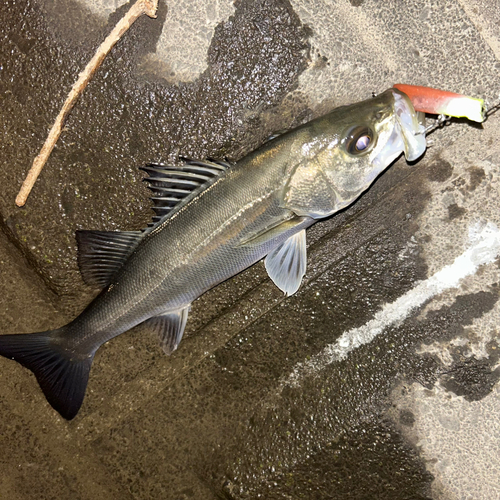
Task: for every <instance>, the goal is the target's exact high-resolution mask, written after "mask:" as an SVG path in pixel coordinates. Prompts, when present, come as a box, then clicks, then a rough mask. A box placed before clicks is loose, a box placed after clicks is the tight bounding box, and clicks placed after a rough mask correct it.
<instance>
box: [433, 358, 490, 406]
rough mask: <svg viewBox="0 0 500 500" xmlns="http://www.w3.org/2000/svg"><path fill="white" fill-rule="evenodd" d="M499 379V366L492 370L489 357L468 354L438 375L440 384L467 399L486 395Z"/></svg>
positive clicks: (477, 398) (471, 399)
mask: <svg viewBox="0 0 500 500" xmlns="http://www.w3.org/2000/svg"><path fill="white" fill-rule="evenodd" d="M498 380H500V368H496V369H495V370H492V366H491V360H490V359H476V358H475V357H474V356H470V357H468V358H466V359H464V360H460V361H456V362H455V363H453V365H452V366H451V367H450V368H449V369H448V370H447V371H446V372H445V373H444V374H443V375H441V377H440V382H441V385H442V386H443V387H444V388H445V389H446V390H448V391H450V392H453V393H454V394H456V395H457V396H463V397H464V398H465V399H466V400H467V401H479V400H480V399H483V398H484V397H485V396H487V395H488V394H489V393H490V392H491V391H492V389H493V387H494V386H495V384H496V383H497V382H498Z"/></svg>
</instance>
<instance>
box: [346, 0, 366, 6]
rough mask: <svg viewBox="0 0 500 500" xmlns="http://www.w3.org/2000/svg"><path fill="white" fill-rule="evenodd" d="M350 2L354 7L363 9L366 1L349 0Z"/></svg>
mask: <svg viewBox="0 0 500 500" xmlns="http://www.w3.org/2000/svg"><path fill="white" fill-rule="evenodd" d="M349 2H351V5H352V6H353V7H361V5H363V3H364V2H365V0H349Z"/></svg>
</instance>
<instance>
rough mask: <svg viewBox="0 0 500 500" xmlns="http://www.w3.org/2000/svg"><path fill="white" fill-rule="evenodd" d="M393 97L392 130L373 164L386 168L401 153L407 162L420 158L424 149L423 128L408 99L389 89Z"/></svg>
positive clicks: (400, 93)
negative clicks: (393, 116) (393, 117)
mask: <svg viewBox="0 0 500 500" xmlns="http://www.w3.org/2000/svg"><path fill="white" fill-rule="evenodd" d="M391 92H392V95H393V97H394V108H393V109H394V115H395V120H394V128H393V129H392V133H391V135H390V136H389V139H388V141H387V143H386V144H385V146H384V148H383V149H382V151H381V152H380V153H379V154H378V155H377V157H376V158H375V161H374V162H375V164H378V165H381V166H387V165H389V164H391V163H392V162H393V161H394V160H395V159H396V158H397V157H398V156H399V155H400V154H401V153H404V155H405V157H406V160H407V161H414V160H417V159H418V158H420V157H421V156H422V155H423V153H424V151H425V148H426V141H425V127H424V125H423V124H421V123H420V121H419V113H417V112H416V111H415V109H414V107H413V105H412V103H411V102H410V99H408V97H407V96H406V95H405V94H403V93H402V92H400V91H398V90H396V89H391Z"/></svg>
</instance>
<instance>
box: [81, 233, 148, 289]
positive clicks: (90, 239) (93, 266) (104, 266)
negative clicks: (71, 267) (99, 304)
mask: <svg viewBox="0 0 500 500" xmlns="http://www.w3.org/2000/svg"><path fill="white" fill-rule="evenodd" d="M143 235H144V233H143V232H142V231H77V232H76V241H77V243H78V266H79V268H80V272H81V274H82V278H83V280H84V281H85V283H87V285H91V286H97V287H100V288H104V287H105V286H107V285H109V284H110V283H111V280H112V279H113V276H114V275H115V274H116V272H117V271H118V270H119V269H120V268H121V267H122V266H123V264H124V262H125V261H126V260H127V259H128V257H129V256H130V254H131V253H132V252H133V251H134V249H135V248H136V246H137V245H138V244H139V242H140V241H141V239H142V237H143Z"/></svg>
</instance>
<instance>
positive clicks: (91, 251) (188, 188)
mask: <svg viewBox="0 0 500 500" xmlns="http://www.w3.org/2000/svg"><path fill="white" fill-rule="evenodd" d="M183 160H184V161H185V163H184V165H181V166H175V165H157V164H153V163H150V164H148V165H146V166H145V167H141V170H144V171H145V172H147V174H148V175H149V177H146V178H145V179H144V180H145V181H146V182H148V183H149V186H148V187H149V189H150V190H151V191H152V192H153V196H152V198H151V199H152V200H153V202H154V207H153V210H154V211H155V213H156V215H155V216H154V217H153V222H152V223H150V224H149V226H148V227H147V228H145V229H144V230H143V231H77V232H76V239H77V242H78V265H79V267H80V272H81V274H82V277H83V279H84V281H85V282H86V283H87V284H89V285H92V286H98V287H101V288H104V287H105V286H107V285H109V283H111V281H112V280H113V276H115V274H116V273H117V272H118V270H119V269H120V268H121V267H122V266H123V264H124V263H125V261H126V260H127V259H128V257H129V256H130V254H131V253H132V252H133V251H134V249H135V248H136V247H137V245H138V244H139V242H140V241H141V239H142V238H143V237H144V236H145V235H146V234H148V233H150V232H151V231H152V230H153V229H154V228H156V227H157V226H158V225H159V224H161V223H162V222H163V221H164V220H165V219H167V218H168V217H170V216H171V215H172V214H173V213H175V212H176V211H177V210H179V209H180V208H181V207H183V206H184V205H185V204H186V203H188V202H189V201H190V200H192V199H193V198H194V197H195V196H197V195H198V194H199V193H201V192H202V191H204V190H205V189H206V188H207V187H208V186H210V185H211V184H213V183H214V182H215V181H216V180H217V179H218V178H219V177H220V176H221V175H223V174H224V172H225V171H226V170H227V169H228V168H230V167H231V165H230V164H229V163H227V162H225V161H221V160H209V161H199V160H188V159H185V158H183Z"/></svg>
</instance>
